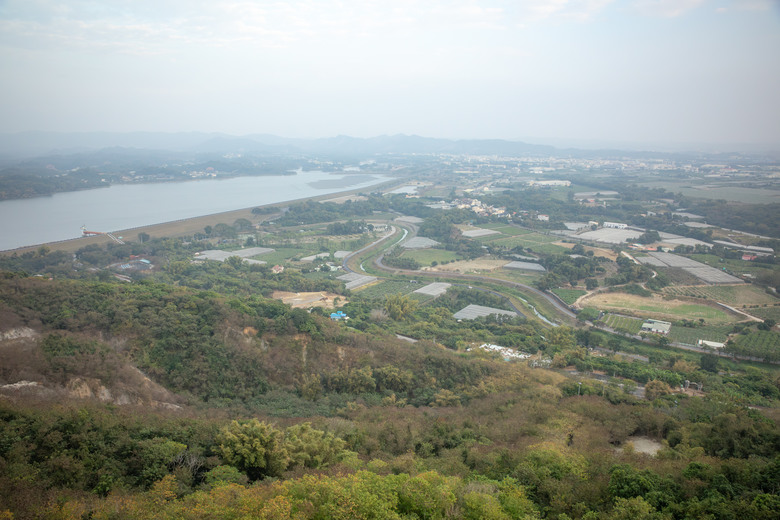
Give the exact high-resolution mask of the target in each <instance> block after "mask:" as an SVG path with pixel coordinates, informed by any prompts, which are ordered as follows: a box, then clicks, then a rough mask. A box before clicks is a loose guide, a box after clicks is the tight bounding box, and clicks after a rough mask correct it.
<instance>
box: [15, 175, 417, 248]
mask: <svg viewBox="0 0 780 520" xmlns="http://www.w3.org/2000/svg"><path fill="white" fill-rule="evenodd" d="M404 182H405V181H404V180H402V179H399V178H397V177H396V178H393V179H391V180H389V181H385V182H380V183H378V184H375V185H373V186H367V187H364V188H355V189H351V190H349V189H348V190H345V191H334V192H332V193H327V194H323V195H317V196H314V197H302V198H299V199H289V200H284V201H279V202H272V203H270V204H260V205H257V206H251V207H248V208H240V209H235V210H229V211H222V212H218V213H209V214H206V215H200V216H196V217H188V218H183V219H179V220H171V221H168V222H160V223H158V224H149V225H147V226H138V227H134V228H127V229H120V230H116V231H108V232H107V233H111V234H112V235H114V236H117V237H122V240H124V241H125V242H127V243H136V242H138V234H139V233H147V234H148V235H149V236H150V237H151V238H177V237H182V236H188V235H194V234H195V233H199V232H202V231H203V229H204V228H205V227H206V226H214V225H216V224H220V223H224V224H228V225H232V224H233V222H235V221H236V220H238V219H240V218H245V219H247V220H249V221H251V222H252V223H253V224H257V223H259V222H262V221H263V220H265V219H266V218H267V217H268V215H255V214H253V213H252V210H253V209H255V208H272V207H276V206H279V207H280V208H281V207H282V206H286V205H290V204H295V203H298V202H304V201H307V200H314V201H321V200H328V199H334V198H339V197H345V196H349V195H356V194H358V193H362V192H365V191H367V190H373V191H376V190H381V191H383V192H384V191H385V190H387V189H388V188H392V187H395V185H397V184H399V183H404ZM109 243H115V242H114V241H113V240H112V239H111V238H110V237H109V236H108V235H97V236H91V237H75V238H69V239H66V240H58V241H55V242H43V243H40V244H35V245H30V246H23V247H17V248H15V249H5V250H0V255H13V254H24V253H27V252H31V251H37V250H38V249H39V248H41V247H43V246H45V247H48V248H49V249H51V250H52V251H65V252H71V253H75V252H76V251H77V250H79V249H81V248H82V247H86V246H88V245H92V244H96V245H103V244H109Z"/></svg>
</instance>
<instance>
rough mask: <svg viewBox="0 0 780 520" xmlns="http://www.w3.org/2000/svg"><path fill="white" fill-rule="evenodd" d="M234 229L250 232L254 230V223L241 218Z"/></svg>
mask: <svg viewBox="0 0 780 520" xmlns="http://www.w3.org/2000/svg"><path fill="white" fill-rule="evenodd" d="M233 227H234V228H236V229H237V230H238V231H249V230H250V229H252V223H251V222H250V221H249V220H247V219H245V218H239V219H236V221H235V222H233Z"/></svg>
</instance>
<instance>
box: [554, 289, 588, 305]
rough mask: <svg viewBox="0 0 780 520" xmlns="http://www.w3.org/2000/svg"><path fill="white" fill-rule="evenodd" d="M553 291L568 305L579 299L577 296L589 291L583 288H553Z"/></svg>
mask: <svg viewBox="0 0 780 520" xmlns="http://www.w3.org/2000/svg"><path fill="white" fill-rule="evenodd" d="M552 292H554V293H555V294H556V296H558V298H560V299H561V300H563V301H564V302H566V305H571V304H572V303H574V302H575V301H577V298H579V297H580V296H582V295H583V294H587V291H583V290H582V289H553V290H552Z"/></svg>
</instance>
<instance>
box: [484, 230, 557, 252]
mask: <svg viewBox="0 0 780 520" xmlns="http://www.w3.org/2000/svg"><path fill="white" fill-rule="evenodd" d="M495 236H497V237H498V238H496V239H494V240H490V239H491V238H493V237H485V238H484V239H483V241H489V242H490V243H491V245H495V246H502V247H506V248H509V249H511V248H514V247H517V246H522V247H525V248H530V249H531V250H533V251H535V252H537V253H546V254H555V253H565V252H566V248H565V247H562V246H560V245H556V244H554V243H553V242H557V241H558V237H551V236H547V235H543V234H541V233H527V234H524V235H516V236H510V237H506V238H502V237H501V235H495Z"/></svg>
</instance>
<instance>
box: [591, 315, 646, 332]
mask: <svg viewBox="0 0 780 520" xmlns="http://www.w3.org/2000/svg"><path fill="white" fill-rule="evenodd" d="M601 321H602V322H603V323H604V324H605V325H606V326H607V327H610V328H612V329H615V330H621V331H626V332H630V333H631V334H639V330H640V329H641V328H642V323H644V320H640V319H639V318H629V317H628V316H618V315H617V314H606V315H605V316H604V317H603V318H602V319H601Z"/></svg>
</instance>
